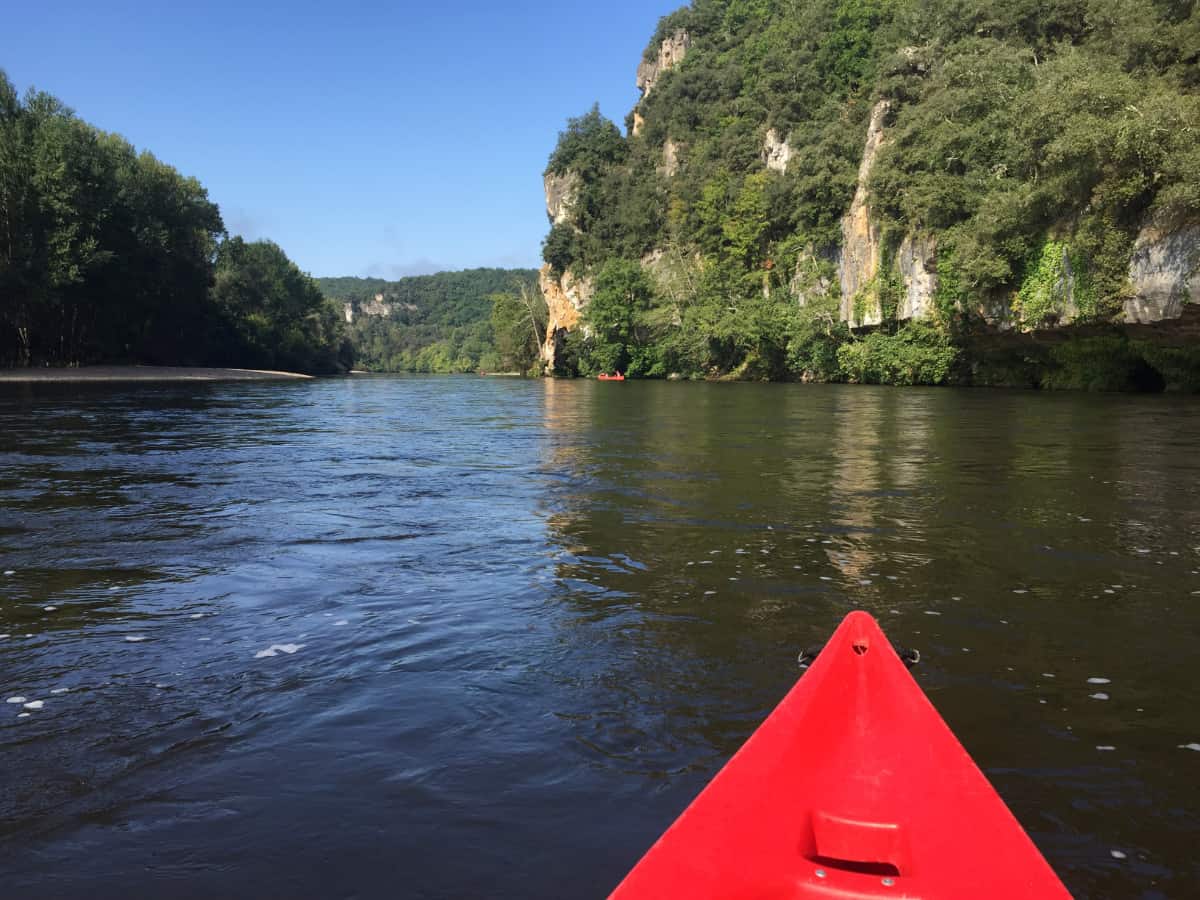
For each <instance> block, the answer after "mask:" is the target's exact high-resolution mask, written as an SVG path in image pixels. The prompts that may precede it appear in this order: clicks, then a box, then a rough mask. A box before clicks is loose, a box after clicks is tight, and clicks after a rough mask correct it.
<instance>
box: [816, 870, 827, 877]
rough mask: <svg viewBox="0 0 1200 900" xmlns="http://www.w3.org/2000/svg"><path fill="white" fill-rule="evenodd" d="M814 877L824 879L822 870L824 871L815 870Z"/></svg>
mask: <svg viewBox="0 0 1200 900" xmlns="http://www.w3.org/2000/svg"><path fill="white" fill-rule="evenodd" d="M816 876H817V877H818V878H824V877H825V870H824V869H817V871H816Z"/></svg>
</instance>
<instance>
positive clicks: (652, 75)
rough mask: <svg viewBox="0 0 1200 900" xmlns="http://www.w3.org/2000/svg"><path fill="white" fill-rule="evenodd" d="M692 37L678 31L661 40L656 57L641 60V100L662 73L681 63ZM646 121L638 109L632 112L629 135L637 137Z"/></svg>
mask: <svg viewBox="0 0 1200 900" xmlns="http://www.w3.org/2000/svg"><path fill="white" fill-rule="evenodd" d="M691 43H692V37H691V35H690V34H688V33H687V32H686V31H683V30H679V31H676V32H674V33H672V34H669V35H667V37H665V38H663V41H662V43H661V44H659V45H658V56H656V57H654V58H651V59H643V60H642V61H641V63H640V64H639V65H638V67H637V86H638V90H639V91H641V92H642V97H641V99H642V100H645V99H646V98H647V97H649V96H650V92H651V91H652V90H654V86H655V85H656V84H658V80H659V79H660V78H661V77H662V75H663V73H664V72H666V71H667V70H668V69H672V68H674V67H675V66H677V65H679V64H680V63H681V62H683V58H684V57H685V56H687V51H688V47H689V46H691ZM645 124H646V120H645V118H643V116H642V113H641V111H640V110H639V109H635V110H634V111H633V126H632V128H631V129H630V133H631V134H633V135H634V136H637V135H638V134H640V133H641V131H642V128H643V127H644V126H645Z"/></svg>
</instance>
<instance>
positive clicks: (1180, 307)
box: [1124, 222, 1200, 325]
mask: <svg viewBox="0 0 1200 900" xmlns="http://www.w3.org/2000/svg"><path fill="white" fill-rule="evenodd" d="M1129 282H1130V289H1131V291H1132V296H1131V297H1130V298H1129V299H1127V300H1126V301H1125V305H1124V313H1125V321H1126V322H1128V323H1131V324H1138V325H1147V324H1151V323H1153V322H1159V321H1163V320H1165V319H1178V318H1180V317H1181V316H1182V315H1183V314H1184V311H1185V310H1184V307H1185V306H1186V305H1188V304H1200V225H1190V226H1185V227H1182V228H1178V229H1174V230H1172V229H1169V228H1166V227H1163V226H1162V225H1160V224H1157V223H1154V222H1150V223H1147V224H1146V225H1145V226H1143V228H1142V229H1141V231H1140V232H1139V234H1138V236H1137V240H1136V241H1135V243H1134V245H1133V257H1132V258H1131V259H1130V261H1129Z"/></svg>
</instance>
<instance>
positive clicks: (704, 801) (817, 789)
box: [612, 612, 1070, 900]
mask: <svg viewBox="0 0 1200 900" xmlns="http://www.w3.org/2000/svg"><path fill="white" fill-rule="evenodd" d="M612 896H613V897H614V898H618V900H634V898H668V897H687V898H702V897H714V898H715V897H722V898H725V897H729V898H738V900H749V898H763V900H766V898H770V900H784V898H804V897H824V898H840V900H873V898H879V897H892V898H907V900H913V898H922V900H939V898H947V900H950V898H953V900H989V898H997V900H998V898H1004V900H1017V898H1048V897H1055V898H1060V897H1069V896H1070V895H1069V894H1068V893H1067V890H1066V888H1065V887H1064V886H1063V884H1062V882H1061V881H1059V880H1058V877H1057V876H1056V875H1055V874H1054V871H1053V870H1052V869H1051V868H1050V866H1049V864H1047V862H1046V860H1045V859H1044V858H1043V857H1042V855H1041V853H1039V852H1038V850H1037V848H1036V847H1035V846H1034V845H1033V842H1032V841H1031V840H1030V839H1029V836H1028V835H1027V834H1026V833H1025V832H1024V830H1022V828H1021V826H1020V824H1019V823H1018V822H1017V820H1016V819H1015V818H1013V815H1012V813H1011V812H1009V810H1008V807H1006V806H1005V805H1004V801H1003V800H1001V799H1000V797H999V795H998V794H997V793H996V791H995V790H994V789H993V788H992V786H991V785H990V784H989V783H988V781H987V779H986V778H985V777H984V776H983V773H982V772H980V771H979V768H978V767H977V766H976V765H975V763H974V762H973V761H972V760H971V757H970V756H969V755H968V754H967V751H966V750H964V749H963V747H962V745H961V744H960V743H959V742H958V740H957V739H956V738H955V737H954V735H953V733H951V731H950V728H949V727H948V726H947V725H946V723H945V722H944V721H943V720H942V718H941V716H939V715H938V713H937V710H935V709H934V708H933V706H932V704H930V702H929V700H928V699H927V698H926V697H925V694H924V693H923V692H922V691H921V689H920V688H919V687H918V686H917V683H916V681H914V680H913V678H912V676H911V675H909V673H908V671H907V670H906V669H905V667H904V664H903V663H902V662H901V661H900V659H899V657H897V656H896V653H895V651H893V650H892V647H891V644H890V643H889V642H888V639H887V638H886V637H885V636H884V634H883V631H882V630H880V628H879V625H878V623H877V622H876V621H875V620H874V619H873V618H871V616H869V615H867V614H866V613H865V612H852V613H850V615H848V616H846V618H845V619H844V620H843V621H842V624H841V625H840V626H839V627H838V629H837V631H836V632H834V635H833V637H832V638H830V640H829V643H828V644H827V645H826V647H825V649H824V650H822V651H821V653H820V654H819V655H818V656H817V658H816V661H815V662H814V663H813V665H812V667H811V668H810V669H809V670H808V671H807V672H806V673H805V674H804V676H803V677H802V678H801V679H800V680H799V682H797V684H796V685H795V687H793V688H792V689H791V691H790V692H788V694H787V696H786V697H784V698H783V702H781V703H780V704H779V706H778V707H777V708H776V709H775V711H774V712H773V713H771V715H770V716H769V717H768V718H767V720H766V721H765V722H763V724H762V725H761V726H760V727H759V728H758V730H757V731H755V732H754V734H752V735H751V736H750V739H749V740H747V741H746V743H745V744H744V745H743V746H742V748H741V749H740V750H739V751H738V752H737V753H736V754H735V755H734V757H733V759H731V760H730V761H729V763H728V764H726V766H725V768H723V769H722V770H721V771H720V772H718V773H717V776H716V777H715V778H714V779H713V780H712V781H711V782H710V783H709V785H708V787H706V788H705V789H704V790H703V791H702V792H701V794H700V796H698V797H697V798H696V799H695V801H694V802H693V803H692V805H691V806H689V807H688V808H687V809H685V810H684V811H683V814H682V815H680V817H679V818H678V819H677V820H676V821H675V823H674V824H673V825H672V826H671V827H670V828H669V829H668V830H667V831H666V833H665V834H664V835H663V836H662V837H661V838H659V840H658V842H657V843H655V845H654V846H653V847H651V848H650V850H649V851H648V852H647V853H646V855H645V856H644V857H642V860H641V862H639V863H638V864H637V866H636V867H634V869H633V871H632V872H630V873H629V875H628V876H627V877H626V878H625V880H624V881H623V882H621V884H620V885H619V886H618V887H617V889H616V891H615V892H614V893H613V895H612Z"/></svg>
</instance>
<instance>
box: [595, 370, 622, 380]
mask: <svg viewBox="0 0 1200 900" xmlns="http://www.w3.org/2000/svg"><path fill="white" fill-rule="evenodd" d="M596 380H597V381H624V380H625V376H624V375H622V374H621V373H620V372H618V373H617V374H616V375H609V374H608V373H607V372H601V373H600V374H599V375H597V376H596Z"/></svg>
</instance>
